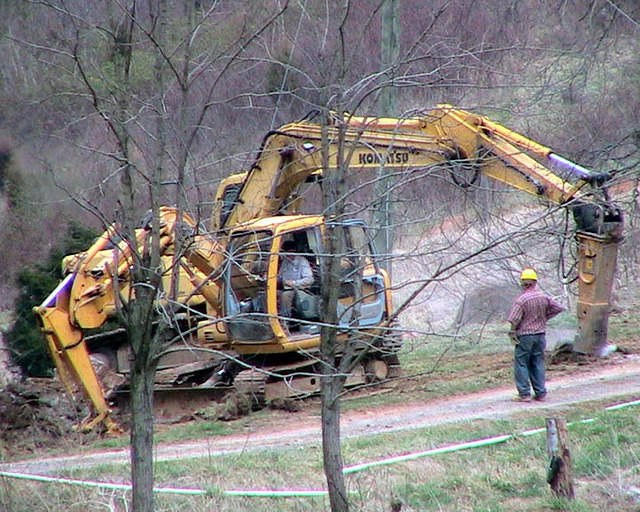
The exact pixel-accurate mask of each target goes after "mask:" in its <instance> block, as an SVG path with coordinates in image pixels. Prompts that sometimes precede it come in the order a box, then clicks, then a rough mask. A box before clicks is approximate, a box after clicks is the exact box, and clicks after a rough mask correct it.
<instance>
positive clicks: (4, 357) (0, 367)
mask: <svg viewBox="0 0 640 512" xmlns="http://www.w3.org/2000/svg"><path fill="white" fill-rule="evenodd" d="M5 336H6V335H5V334H4V332H2V331H0V390H2V389H4V388H5V387H7V386H8V385H9V384H11V383H12V382H14V381H16V380H18V379H19V378H20V369H19V368H17V367H16V366H13V364H12V363H11V355H10V354H11V353H10V351H9V347H8V346H7V342H6V338H5Z"/></svg>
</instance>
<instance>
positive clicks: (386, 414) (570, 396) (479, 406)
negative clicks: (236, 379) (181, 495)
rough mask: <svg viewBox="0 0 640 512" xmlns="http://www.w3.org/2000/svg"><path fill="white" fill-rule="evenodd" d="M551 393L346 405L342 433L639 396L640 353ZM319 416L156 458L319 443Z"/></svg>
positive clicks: (278, 422) (169, 448) (168, 449)
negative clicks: (531, 398)
mask: <svg viewBox="0 0 640 512" xmlns="http://www.w3.org/2000/svg"><path fill="white" fill-rule="evenodd" d="M548 389H549V395H548V397H547V400H546V401H545V402H543V403H538V402H531V403H519V402H514V401H512V400H511V398H512V396H514V391H513V388H512V387H501V388H497V389H492V390H488V391H482V392H478V393H471V394H467V395H460V396H454V397H450V398H446V399H439V400H434V401H429V402H416V403H408V404H405V405H403V406H393V407H382V408H376V409H372V410H370V411H366V412H363V411H348V412H345V413H343V417H342V436H343V438H354V437H361V436H368V435H372V434H376V433H381V432H394V431H401V430H412V429H419V428H424V427H428V426H430V425H440V424H443V423H453V422H461V421H469V420H474V419H487V418H490V419H498V418H504V417H508V416H510V415H513V414H517V413H521V412H522V411H523V410H526V409H537V410H541V411H546V410H549V411H554V410H556V411H557V410H562V409H563V408H565V407H566V406H569V405H571V404H575V403H579V402H588V401H596V400H597V401H602V400H604V401H605V402H607V403H608V404H615V403H620V402H625V401H631V400H637V399H640V357H639V356H635V355H630V356H626V357H625V358H624V359H621V360H620V361H619V362H618V363H616V364H615V365H611V366H605V367H601V368H598V369H597V370H594V371H588V372H582V373H579V374H577V375H564V376H561V377H551V379H550V381H549V382H548ZM320 434H321V433H320V418H319V415H318V413H317V411H316V412H308V411H305V412H302V413H293V414H290V413H284V412H281V413H279V414H275V415H274V419H273V421H271V419H270V423H269V426H268V427H267V428H264V427H263V428H256V427H255V426H252V425H251V424H249V425H248V426H247V431H246V433H244V434H239V435H238V434H236V435H230V436H216V437H210V438H207V439H203V440H198V441H190V442H185V443H171V444H159V445H156V460H158V461H166V460H174V459H183V458H195V457H211V456H219V455H225V454H232V453H240V452H243V451H248V450H261V449H270V448H278V447H282V448H301V447H304V446H309V445H316V446H319V445H320V440H321V435H320ZM112 463H117V464H129V450H128V449H119V450H105V451H99V452H89V453H83V454H77V455H68V456H57V457H42V458H37V459H30V460H25V461H18V462H12V463H5V464H0V471H5V472H16V473H22V472H24V473H31V474H41V475H44V474H46V475H54V474H56V473H58V472H59V471H62V470H67V469H71V468H77V467H89V466H93V465H98V464H112Z"/></svg>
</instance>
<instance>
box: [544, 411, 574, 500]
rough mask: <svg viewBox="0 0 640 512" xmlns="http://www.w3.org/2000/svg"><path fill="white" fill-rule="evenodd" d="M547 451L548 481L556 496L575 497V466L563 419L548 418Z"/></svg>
mask: <svg viewBox="0 0 640 512" xmlns="http://www.w3.org/2000/svg"><path fill="white" fill-rule="evenodd" d="M546 423H547V453H548V454H549V467H548V468H547V482H548V483H549V485H550V486H551V490H552V491H553V492H554V494H555V495H556V496H559V497H562V498H568V499H570V500H572V499H573V498H574V496H575V495H574V491H573V466H572V464H571V453H570V452H569V448H568V446H567V442H568V434H567V427H566V425H565V422H564V420H563V419H560V418H547V421H546Z"/></svg>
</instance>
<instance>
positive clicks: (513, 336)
mask: <svg viewBox="0 0 640 512" xmlns="http://www.w3.org/2000/svg"><path fill="white" fill-rule="evenodd" d="M509 339H510V340H511V343H513V344H514V345H517V344H518V343H520V340H519V339H518V336H517V335H516V331H515V329H511V330H510V331H509Z"/></svg>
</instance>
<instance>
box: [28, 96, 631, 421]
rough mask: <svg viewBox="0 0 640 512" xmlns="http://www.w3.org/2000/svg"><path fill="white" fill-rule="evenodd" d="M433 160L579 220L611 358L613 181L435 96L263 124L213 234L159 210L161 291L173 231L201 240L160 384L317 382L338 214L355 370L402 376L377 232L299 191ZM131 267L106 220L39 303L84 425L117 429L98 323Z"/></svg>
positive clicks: (111, 314)
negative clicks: (81, 401)
mask: <svg viewBox="0 0 640 512" xmlns="http://www.w3.org/2000/svg"><path fill="white" fill-rule="evenodd" d="M433 165H440V166H445V167H447V168H448V169H449V171H450V173H451V176H452V178H453V179H454V181H459V180H461V179H462V175H461V173H463V172H464V173H469V172H471V173H472V175H473V176H474V177H477V176H479V175H484V176H487V177H489V178H493V179H495V180H498V181H500V182H503V183H505V184H507V185H509V186H511V187H514V188H516V189H519V190H522V191H525V192H527V193H529V194H532V195H534V196H538V197H540V198H542V199H544V200H547V201H549V202H551V203H554V204H557V205H560V206H563V207H566V208H567V209H569V210H570V211H571V212H572V213H573V218H574V221H575V224H576V239H577V244H578V260H579V261H578V269H579V270H578V275H579V299H578V308H577V309H578V310H577V316H578V324H579V335H578V337H577V340H576V344H575V348H576V350H577V351H579V352H585V353H589V354H597V353H599V352H601V351H602V349H603V347H604V346H605V345H606V344H607V326H608V315H609V299H610V295H611V288H612V283H613V277H614V271H615V266H616V258H617V247H618V244H619V241H620V240H621V238H622V226H623V218H622V213H621V211H620V209H619V208H618V207H617V206H616V205H615V204H614V203H613V202H612V201H611V200H610V198H609V195H608V192H607V187H606V184H607V181H608V180H609V179H610V176H609V175H608V174H603V173H594V172H591V171H589V170H587V169H585V168H584V167H581V166H580V165H578V164H575V163H573V162H571V161H569V160H567V159H565V158H563V157H561V156H559V155H558V154H556V153H554V152H553V151H551V149H549V148H547V147H544V146H542V145H540V144H538V143H536V142H534V141H531V140H529V139H527V138H526V137H524V136H522V135H520V134H518V133H515V132H513V131H511V130H509V129H507V128H505V127H503V126H501V125H499V124H497V123H494V122H492V121H490V120H489V119H487V118H486V117H483V116H480V115H476V114H473V113H470V112H467V111H464V110H461V109H457V108H454V107H452V106H449V105H440V106H438V107H436V108H434V109H432V110H430V111H427V112H424V113H421V114H419V115H415V116H412V117H409V118H403V119H394V118H379V117H356V116H351V115H343V116H335V117H334V119H333V121H332V122H330V123H329V124H328V125H325V126H323V125H321V124H316V123H313V122H309V121H301V122H296V123H291V124H287V125H284V126H282V127H281V128H279V129H277V130H275V131H273V132H270V133H268V134H267V135H266V136H265V138H264V140H263V142H262V145H261V148H260V150H259V152H258V156H257V158H256V161H255V163H254V164H253V166H252V167H251V168H250V169H249V170H248V171H247V172H244V173H240V174H236V175H232V176H230V177H229V178H227V179H225V180H223V181H222V183H221V184H220V186H219V188H218V192H217V195H216V206H215V207H214V211H213V215H212V223H211V230H210V231H209V232H204V230H201V229H199V226H197V225H196V222H195V221H194V220H193V219H192V218H191V217H189V215H186V214H178V212H177V211H176V209H175V208H171V207H163V208H162V209H161V215H160V230H161V245H160V246H161V250H162V253H163V261H164V263H165V267H166V269H167V272H166V275H167V278H166V279H165V283H164V285H165V287H166V289H169V287H170V283H169V279H170V274H171V271H170V270H171V267H172V265H173V264H174V261H175V259H176V258H175V253H176V251H175V248H176V244H175V243H174V242H175V240H176V236H177V235H176V233H177V231H176V230H177V229H179V230H180V233H181V236H182V237H183V238H184V236H183V235H184V232H185V229H187V230H190V231H191V236H190V238H189V239H188V243H187V242H184V241H183V242H182V243H181V247H182V249H181V251H182V252H180V253H179V257H178V258H177V261H178V263H179V266H180V272H179V276H180V279H179V287H178V295H177V303H178V304H179V305H180V308H178V314H179V323H180V328H179V329H178V330H177V333H176V334H177V336H176V340H177V341H175V342H174V343H173V344H172V345H171V346H170V347H169V348H168V349H167V350H165V351H164V355H163V356H162V358H161V360H160V363H159V365H158V371H157V373H156V389H157V390H173V391H176V390H179V391H180V390H181V391H184V390H189V391H196V390H197V391H201V392H202V391H207V390H211V389H215V388H217V387H220V386H221V385H222V384H229V383H231V382H234V384H235V385H238V383H240V384H242V383H243V382H245V383H246V382H249V383H251V386H253V387H252V388H251V389H252V390H253V391H254V392H255V390H256V382H258V388H259V389H260V390H261V391H260V392H261V393H263V395H264V399H265V400H267V401H268V400H273V399H274V398H277V397H283V396H300V395H303V394H308V393H311V392H314V391H315V390H317V389H318V386H319V379H318V378H317V373H316V372H315V371H314V370H313V363H314V361H315V360H316V358H317V351H318V348H319V344H320V328H319V326H320V325H321V324H322V320H323V318H321V308H320V305H319V303H320V297H321V295H322V290H321V286H322V283H323V278H322V277H323V276H322V275H320V274H321V273H322V269H323V265H322V259H323V258H326V257H336V255H328V254H327V253H326V251H325V249H324V247H325V231H326V229H327V226H328V224H329V223H331V226H332V229H338V230H340V231H341V234H342V236H343V239H344V240H345V244H346V248H345V251H344V253H343V254H340V255H338V256H339V257H340V259H341V261H340V266H341V269H342V275H341V279H340V290H339V300H338V305H337V308H338V311H337V313H338V325H337V326H335V327H337V328H338V329H340V332H341V333H342V334H341V338H342V339H343V340H345V339H353V338H354V337H355V338H357V339H358V340H360V342H361V345H362V346H363V349H362V350H363V351H364V353H365V355H364V357H362V364H360V365H359V366H358V368H356V369H354V371H353V374H352V375H351V376H350V379H351V380H352V381H353V382H355V383H357V382H365V381H367V380H369V381H370V380H384V379H387V378H389V377H391V376H393V375H396V374H397V372H398V371H399V369H398V359H397V351H398V350H399V347H400V343H399V341H398V336H396V335H394V332H396V331H395V330H394V328H393V323H394V321H395V315H394V314H393V309H392V297H391V283H390V282H389V277H388V275H387V273H386V272H385V271H384V270H383V269H382V268H381V267H380V265H379V261H378V257H377V255H376V250H375V247H374V246H373V244H372V242H371V241H370V238H371V237H370V236H369V234H368V231H367V227H366V226H365V224H364V223H363V222H362V221H359V220H348V221H346V220H338V219H335V218H325V217H324V216H323V215H320V214H300V213H296V212H298V211H300V204H301V202H302V200H303V196H302V195H301V194H300V193H299V192H300V190H301V189H302V187H303V186H304V184H305V183H308V182H309V181H314V180H315V181H318V182H321V181H322V178H323V174H324V173H326V172H327V171H328V170H329V169H332V168H336V167H337V166H347V168H348V169H349V172H354V173H355V172H358V171H359V170H362V169H372V168H379V167H380V166H385V167H389V168H400V169H403V170H406V171H412V170H419V169H424V168H426V167H429V166H433ZM149 232H150V227H149V225H145V226H142V227H141V228H140V229H138V230H137V237H138V242H139V244H143V243H145V240H147V239H148V237H149ZM285 241H286V242H287V245H291V242H292V243H293V244H295V247H296V252H297V253H298V255H302V256H304V258H306V259H307V261H308V263H309V267H310V268H311V270H312V274H313V276H314V282H313V284H311V285H309V286H307V287H305V288H299V289H297V290H296V293H295V299H294V304H293V308H292V310H291V312H290V313H289V314H288V315H283V301H282V294H283V290H282V284H281V280H280V279H279V269H280V267H281V265H282V263H281V262H282V258H283V250H282V248H283V245H284V244H285ZM131 261H132V258H131V249H130V246H129V245H128V244H127V242H126V241H125V240H122V239H121V238H119V236H118V226H116V225H114V226H111V227H110V228H109V229H107V230H106V231H105V232H104V233H103V235H102V236H101V237H99V238H98V239H97V241H96V242H95V243H94V245H93V246H92V247H90V248H89V249H88V250H87V251H86V252H83V253H81V254H77V255H72V256H70V257H67V258H65V260H64V267H65V268H66V272H67V274H66V277H64V279H63V281H62V282H61V283H60V285H59V286H58V287H57V288H56V289H55V290H54V291H53V292H52V293H51V294H50V296H49V297H48V298H47V299H46V300H45V301H44V302H43V303H42V305H40V306H39V307H36V308H34V310H35V312H36V314H37V317H38V318H39V320H40V323H41V326H42V330H43V332H44V334H45V337H46V339H47V343H48V347H49V350H50V353H51V355H52V357H53V360H54V362H55V364H56V367H57V369H58V375H59V377H60V379H61V380H62V381H63V382H64V383H65V385H66V387H67V389H68V390H69V392H70V393H74V392H77V391H78V389H79V390H80V391H82V393H83V394H84V396H85V397H87V398H88V400H89V402H90V405H91V409H92V413H91V415H90V417H88V418H87V419H85V420H84V421H83V423H82V424H81V425H80V427H81V428H84V429H91V428H93V427H94V426H95V425H97V424H99V423H101V422H103V423H104V425H105V426H106V428H107V429H109V430H115V429H116V428H117V425H116V423H115V421H114V420H113V419H112V417H111V409H110V406H109V404H110V402H111V401H112V400H113V397H114V396H116V395H118V393H120V392H122V391H123V390H125V391H126V389H127V376H128V372H129V364H130V349H129V347H128V345H127V343H126V341H125V340H126V337H125V336H124V334H123V329H117V328H116V329H113V330H110V331H107V332H105V330H104V326H105V323H106V322H107V321H108V320H110V319H114V318H116V314H117V311H118V307H119V304H121V301H123V300H126V297H129V296H131V295H130V293H129V292H130V290H129V288H130V286H131V275H130V266H131ZM159 302H160V304H159V307H162V306H163V304H161V302H162V300H161V299H159ZM174 304H175V302H174ZM362 340H365V341H364V342H362ZM240 387H241V386H240ZM180 396H181V397H182V395H180ZM193 396H195V395H193ZM205 400H206V398H205ZM195 404H196V402H195V401H194V402H193V406H194V408H195V407H196V405H195Z"/></svg>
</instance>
